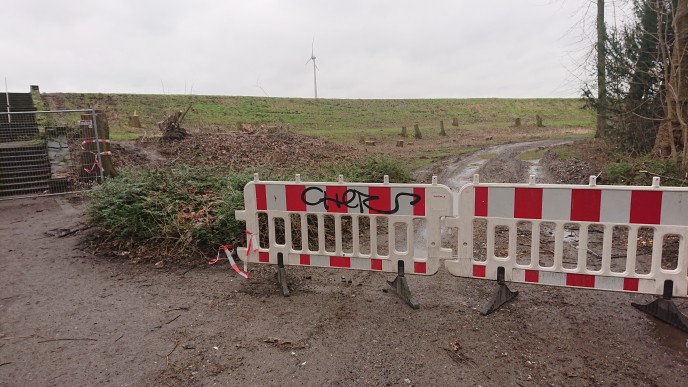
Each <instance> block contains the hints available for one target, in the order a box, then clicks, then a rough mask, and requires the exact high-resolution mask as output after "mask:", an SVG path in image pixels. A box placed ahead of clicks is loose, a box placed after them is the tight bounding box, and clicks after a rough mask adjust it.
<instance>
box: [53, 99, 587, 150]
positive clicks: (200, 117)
mask: <svg viewBox="0 0 688 387" xmlns="http://www.w3.org/2000/svg"><path fill="white" fill-rule="evenodd" d="M42 97H43V99H44V101H45V102H46V105H47V106H48V107H49V108H51V109H77V108H89V107H93V108H97V109H102V110H105V111H106V112H107V114H108V119H109V121H110V127H111V131H112V134H113V138H127V137H137V136H140V135H141V134H143V131H141V130H133V129H131V128H129V127H128V126H127V124H128V117H129V116H130V115H132V114H133V113H134V111H136V112H137V113H138V114H139V116H140V119H141V122H142V124H143V126H144V128H145V129H147V130H148V133H149V134H153V133H156V131H157V129H156V122H158V121H161V120H162V119H164V118H165V117H166V116H167V115H168V114H169V113H170V112H172V111H174V110H184V109H185V108H186V106H188V104H189V101H191V102H192V105H193V108H192V110H191V111H190V112H189V114H188V115H187V116H186V119H185V121H184V126H185V127H187V128H189V129H192V130H200V131H224V130H234V129H235V128H236V125H237V122H243V123H254V124H255V123H258V124H261V123H264V124H268V125H279V124H285V125H286V124H289V125H291V126H292V127H293V129H294V130H296V131H299V132H301V133H304V134H309V135H316V136H321V137H327V138H330V139H333V140H337V141H344V142H347V141H357V140H358V139H359V138H360V137H361V136H366V135H367V134H369V133H375V134H392V133H398V132H399V131H400V128H401V126H407V127H409V128H408V129H409V131H410V133H412V130H413V128H412V127H413V124H414V123H418V124H419V125H421V127H423V126H427V125H432V126H434V127H437V126H438V125H439V121H440V120H444V123H445V126H446V127H448V128H449V127H450V126H451V122H452V119H453V118H458V120H459V127H460V128H462V129H467V130H480V129H493V128H507V127H509V126H511V125H513V123H514V119H515V118H517V117H520V118H521V120H522V122H523V125H524V126H535V115H536V114H539V115H540V116H542V117H543V118H544V124H545V125H546V126H547V127H553V128H562V127H583V128H592V127H593V126H594V114H593V113H592V112H591V111H590V110H586V109H583V108H582V106H583V103H582V102H581V101H580V100H579V99H496V98H488V99H404V100H364V99H355V100H354V99H318V100H313V99H303V98H268V97H228V96H200V95H194V96H188V95H151V94H81V93H57V94H43V95H42Z"/></svg>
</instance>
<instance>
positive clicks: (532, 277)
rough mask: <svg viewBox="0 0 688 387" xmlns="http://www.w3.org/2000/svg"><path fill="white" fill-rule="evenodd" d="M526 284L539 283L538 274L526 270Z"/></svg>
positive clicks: (537, 272)
mask: <svg viewBox="0 0 688 387" xmlns="http://www.w3.org/2000/svg"><path fill="white" fill-rule="evenodd" d="M526 282H534V283H538V282H540V272H539V271H537V270H526Z"/></svg>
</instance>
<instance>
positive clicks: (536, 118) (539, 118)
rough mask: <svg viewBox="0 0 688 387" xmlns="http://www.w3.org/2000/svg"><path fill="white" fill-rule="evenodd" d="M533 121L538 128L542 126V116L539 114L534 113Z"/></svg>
mask: <svg viewBox="0 0 688 387" xmlns="http://www.w3.org/2000/svg"><path fill="white" fill-rule="evenodd" d="M535 121H536V122H537V124H536V125H537V127H538V128H543V127H544V126H545V125H543V124H542V117H540V115H539V114H536V115H535Z"/></svg>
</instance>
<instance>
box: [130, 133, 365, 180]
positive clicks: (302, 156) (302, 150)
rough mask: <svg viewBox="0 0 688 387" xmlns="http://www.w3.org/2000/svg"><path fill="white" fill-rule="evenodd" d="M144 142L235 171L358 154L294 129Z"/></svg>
mask: <svg viewBox="0 0 688 387" xmlns="http://www.w3.org/2000/svg"><path fill="white" fill-rule="evenodd" d="M143 145H144V146H146V145H151V146H154V147H155V149H156V150H157V151H158V152H159V153H160V154H161V155H162V156H164V157H166V158H167V159H168V160H169V161H170V162H171V161H178V162H182V163H185V164H189V165H194V166H222V167H226V168H227V169H228V170H232V171H239V170H244V169H246V168H247V167H253V166H258V165H270V166H271V167H272V168H273V170H275V169H276V170H278V171H283V170H286V169H289V168H293V167H313V166H316V165H318V164H320V163H322V162H341V161H346V160H352V159H355V158H356V150H355V149H354V148H350V147H345V146H342V145H338V144H335V143H333V142H330V141H327V140H323V139H319V138H313V137H308V136H304V135H301V134H298V133H294V132H290V131H277V132H267V131H259V132H256V133H241V132H229V133H226V134H209V135H194V136H189V137H187V138H186V139H184V140H181V141H170V142H167V141H156V142H155V143H149V144H145V143H144V144H143Z"/></svg>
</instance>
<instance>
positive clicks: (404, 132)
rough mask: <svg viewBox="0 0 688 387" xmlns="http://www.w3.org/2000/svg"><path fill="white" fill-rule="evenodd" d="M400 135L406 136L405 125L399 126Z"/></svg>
mask: <svg viewBox="0 0 688 387" xmlns="http://www.w3.org/2000/svg"><path fill="white" fill-rule="evenodd" d="M401 137H408V132H407V131H406V127H405V126H402V127H401Z"/></svg>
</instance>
